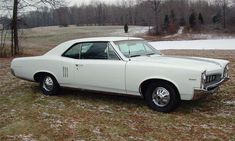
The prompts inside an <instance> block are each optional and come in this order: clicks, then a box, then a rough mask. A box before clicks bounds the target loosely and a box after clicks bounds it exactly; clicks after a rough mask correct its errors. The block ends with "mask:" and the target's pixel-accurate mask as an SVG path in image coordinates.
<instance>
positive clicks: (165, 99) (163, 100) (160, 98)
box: [152, 87, 170, 107]
mask: <svg viewBox="0 0 235 141" xmlns="http://www.w3.org/2000/svg"><path fill="white" fill-rule="evenodd" d="M152 100H153V102H154V103H155V104H156V105H157V106H159V107H165V106H166V105H167V104H168V103H169V102H170V92H169V91H168V90H167V89H165V88H163V87H157V88H156V89H155V90H154V91H153V94H152Z"/></svg>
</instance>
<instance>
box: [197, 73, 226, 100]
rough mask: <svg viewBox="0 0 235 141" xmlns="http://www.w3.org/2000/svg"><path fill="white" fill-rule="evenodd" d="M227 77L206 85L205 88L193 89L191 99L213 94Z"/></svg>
mask: <svg viewBox="0 0 235 141" xmlns="http://www.w3.org/2000/svg"><path fill="white" fill-rule="evenodd" d="M228 80H229V78H227V77H226V78H223V79H222V80H221V81H220V82H218V83H215V84H213V85H210V86H207V87H206V88H205V89H194V94H193V100H197V99H200V98H202V97H205V96H208V95H210V94H213V93H215V92H217V91H218V90H219V86H220V85H222V84H223V83H224V82H226V81H228Z"/></svg>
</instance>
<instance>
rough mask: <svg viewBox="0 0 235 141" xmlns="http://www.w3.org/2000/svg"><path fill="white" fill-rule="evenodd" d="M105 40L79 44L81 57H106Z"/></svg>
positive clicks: (106, 44) (106, 45)
mask: <svg viewBox="0 0 235 141" xmlns="http://www.w3.org/2000/svg"><path fill="white" fill-rule="evenodd" d="M107 47H108V43H107V42H97V43H96V42H95V43H84V44H82V46H81V59H108V55H107V50H106V49H107Z"/></svg>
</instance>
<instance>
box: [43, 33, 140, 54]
mask: <svg viewBox="0 0 235 141" xmlns="http://www.w3.org/2000/svg"><path fill="white" fill-rule="evenodd" d="M125 40H143V39H141V38H135V37H93V38H81V39H75V40H70V41H67V42H64V43H62V44H60V45H58V46H56V47H55V48H53V49H52V50H50V51H49V52H47V53H46V54H44V55H57V56H58V55H61V54H62V53H63V52H64V51H66V50H67V49H68V48H70V47H71V46H72V45H73V44H76V43H81V42H115V41H125Z"/></svg>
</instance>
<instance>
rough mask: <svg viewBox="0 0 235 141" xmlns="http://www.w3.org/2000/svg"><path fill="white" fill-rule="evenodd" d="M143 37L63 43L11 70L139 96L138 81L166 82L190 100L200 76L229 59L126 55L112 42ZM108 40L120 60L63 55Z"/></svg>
mask: <svg viewBox="0 0 235 141" xmlns="http://www.w3.org/2000/svg"><path fill="white" fill-rule="evenodd" d="M121 40H142V39H140V38H127V37H100V38H86V39H78V40H72V41H68V42H65V43H62V44H60V45H58V46H57V47H55V48H54V49H52V50H51V51H49V52H48V53H46V54H45V55H42V56H37V57H23V58H16V59H14V60H13V61H12V63H11V69H12V70H13V72H14V75H15V76H16V77H19V78H22V79H26V80H30V81H35V80H34V76H35V74H36V73H39V72H47V73H50V74H52V75H53V76H54V77H55V78H56V80H57V81H58V83H59V84H60V86H62V87H70V88H79V89H88V90H95V91H104V92H111V93H121V94H130V95H135V96H141V92H140V86H141V84H142V83H143V82H144V81H146V80H150V79H160V80H165V81H168V82H170V83H172V84H174V86H175V87H176V88H177V90H178V92H179V94H180V97H181V99H182V100H192V99H193V96H194V90H195V89H201V88H200V87H201V75H202V73H203V72H204V71H206V75H211V74H221V75H222V76H223V72H224V69H225V67H226V65H228V63H229V61H227V60H220V59H209V58H199V57H180V56H164V55H153V56H142V57H135V58H131V59H129V58H126V57H125V56H124V55H123V54H122V53H121V52H120V51H119V49H118V47H117V46H116V45H115V44H114V41H121ZM91 41H95V42H96V41H107V42H110V44H111V45H112V46H113V47H114V49H115V51H116V52H117V53H118V55H119V56H120V57H121V59H120V60H82V59H72V58H67V57H63V56H62V54H63V53H64V52H65V51H66V50H67V49H69V48H70V47H71V46H72V45H74V44H76V43H80V42H91Z"/></svg>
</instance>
